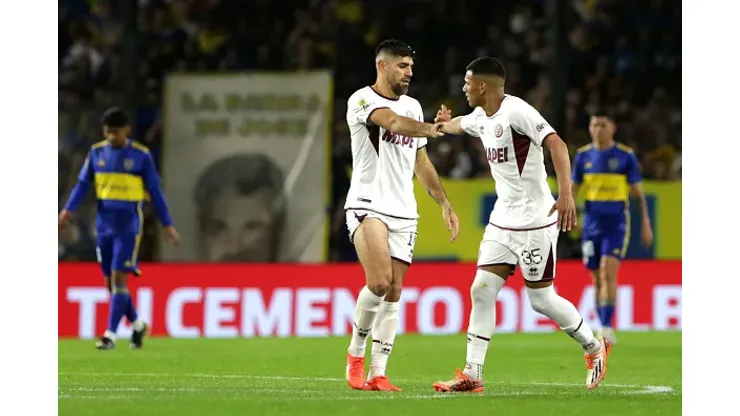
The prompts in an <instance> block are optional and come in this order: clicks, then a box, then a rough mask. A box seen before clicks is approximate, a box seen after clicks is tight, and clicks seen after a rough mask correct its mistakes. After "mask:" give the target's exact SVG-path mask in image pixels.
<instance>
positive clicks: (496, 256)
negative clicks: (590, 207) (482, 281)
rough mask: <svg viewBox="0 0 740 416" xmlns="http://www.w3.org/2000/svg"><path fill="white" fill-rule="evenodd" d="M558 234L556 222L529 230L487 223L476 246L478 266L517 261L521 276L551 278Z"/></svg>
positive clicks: (553, 273)
mask: <svg viewBox="0 0 740 416" xmlns="http://www.w3.org/2000/svg"><path fill="white" fill-rule="evenodd" d="M559 235H560V230H559V229H558V226H557V224H552V225H548V226H545V227H542V228H536V229H531V230H511V229H505V228H500V227H497V226H495V225H493V224H488V225H487V226H486V231H485V233H484V234H483V241H481V243H480V249H479V250H478V267H480V266H492V265H499V264H508V265H512V266H516V265H519V267H520V268H521V270H522V275H523V276H524V279H526V280H528V281H531V282H539V281H543V282H546V281H551V280H553V279H554V278H555V264H556V263H557V258H556V255H555V254H556V253H557V245H558V236H559Z"/></svg>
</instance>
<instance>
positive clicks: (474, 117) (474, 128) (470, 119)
mask: <svg viewBox="0 0 740 416" xmlns="http://www.w3.org/2000/svg"><path fill="white" fill-rule="evenodd" d="M478 108H480V107H478ZM478 108H476V109H475V110H473V112H472V113H470V114H468V115H465V116H462V118H461V119H460V128H462V129H463V131H465V133H467V134H469V135H471V136H473V137H480V133H478V115H479V111H478Z"/></svg>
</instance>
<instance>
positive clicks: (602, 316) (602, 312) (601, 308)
mask: <svg viewBox="0 0 740 416" xmlns="http://www.w3.org/2000/svg"><path fill="white" fill-rule="evenodd" d="M596 314H597V315H599V322H601V326H602V327H604V325H605V324H604V322H606V305H603V304H601V303H599V304H597V305H596Z"/></svg>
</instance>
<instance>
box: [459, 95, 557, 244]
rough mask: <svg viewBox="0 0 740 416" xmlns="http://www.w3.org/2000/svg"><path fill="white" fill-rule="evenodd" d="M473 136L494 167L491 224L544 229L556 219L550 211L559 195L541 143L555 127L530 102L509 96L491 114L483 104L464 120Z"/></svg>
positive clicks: (465, 128) (515, 227)
mask: <svg viewBox="0 0 740 416" xmlns="http://www.w3.org/2000/svg"><path fill="white" fill-rule="evenodd" d="M460 125H461V127H462V128H463V130H465V132H466V133H468V134H469V135H471V136H475V137H479V138H480V139H481V142H483V147H484V148H485V150H486V159H487V160H488V164H489V165H490V166H491V176H493V180H494V182H495V184H496V194H497V196H498V198H497V200H496V203H495V204H494V207H493V211H491V215H490V217H489V222H490V223H491V224H493V225H495V226H498V227H500V228H505V229H512V230H528V229H534V228H539V227H543V226H546V225H549V224H552V223H555V222H556V221H557V218H558V217H557V212H555V213H553V215H552V216H548V215H547V214H548V213H549V212H550V209H552V205H553V204H554V203H555V199H554V198H553V196H552V192H550V186H549V185H548V184H547V172H546V171H545V161H544V149H543V148H542V142H543V141H544V140H545V138H546V137H547V136H549V135H551V134H554V133H555V130H554V129H553V128H552V127H551V126H550V124H549V123H548V122H547V121H546V120H545V119H544V117H542V115H541V114H540V113H539V112H538V111H537V110H536V109H535V108H534V107H532V106H531V105H529V104H528V103H527V102H526V101H524V100H522V99H521V98H519V97H515V96H512V95H505V96H504V100H503V101H502V102H501V107H500V108H499V110H498V111H497V112H496V113H495V114H493V115H492V116H491V117H488V116H486V112H485V111H484V110H483V108H482V107H477V108H476V109H475V110H473V112H472V113H470V114H468V115H466V116H464V117H463V118H462V120H461V123H460Z"/></svg>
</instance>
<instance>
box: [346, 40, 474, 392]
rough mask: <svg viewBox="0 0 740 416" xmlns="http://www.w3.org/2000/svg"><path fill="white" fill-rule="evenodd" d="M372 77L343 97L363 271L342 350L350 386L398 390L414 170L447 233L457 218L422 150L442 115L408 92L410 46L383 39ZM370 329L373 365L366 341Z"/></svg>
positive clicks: (355, 235) (351, 221)
mask: <svg viewBox="0 0 740 416" xmlns="http://www.w3.org/2000/svg"><path fill="white" fill-rule="evenodd" d="M375 56H376V57H375V66H376V70H377V79H376V81H375V84H374V85H372V86H368V87H364V88H361V89H359V90H357V91H356V92H355V93H354V94H352V96H351V97H350V98H349V100H348V101H347V124H348V125H349V130H350V133H351V140H352V169H353V170H352V178H351V183H350V188H349V192H348V193H347V200H346V203H345V206H344V208H345V210H346V220H347V228H348V230H349V238H350V240H351V241H352V242H353V243H354V245H355V249H356V250H357V256H358V258H359V260H360V263H361V264H362V268H363V270H364V272H365V279H366V280H365V282H366V285H365V287H363V288H362V290H361V291H360V294H359V296H358V298H357V305H356V308H355V319H354V328H353V330H352V340H351V341H350V345H349V348H348V350H347V367H346V378H347V383H348V384H349V385H350V387H352V388H353V389H363V390H383V391H398V390H400V389H399V388H398V387H396V386H394V385H393V384H391V383H390V382H389V381H388V379H387V378H386V376H385V368H386V364H387V361H388V356H389V355H390V353H391V350H392V349H393V342H394V339H395V336H396V332H397V330H398V310H399V307H398V301H399V299H400V297H401V284H402V282H403V276H404V274H405V273H406V270H407V269H408V267H409V265H410V264H411V260H412V257H413V253H414V244H415V243H416V234H417V233H416V230H417V228H416V227H417V218H418V213H417V209H416V198H415V195H414V181H413V178H414V175H416V177H417V178H418V179H419V182H421V184H422V185H423V186H424V187H425V188H426V189H427V191H428V192H429V194H430V195H431V196H432V197H433V198H434V199H435V200H436V201H437V202H438V203H439V204H440V206H441V207H442V216H443V218H444V220H445V223H446V226H447V229H448V230H450V232H451V241H454V239H455V238H456V237H457V233H458V229H459V225H458V219H457V216H456V215H455V212H454V211H453V209H452V205H451V204H450V201H449V200H448V199H447V195H446V194H445V191H444V189H443V188H442V183H441V182H440V180H439V176H438V175H437V171H436V169H435V168H434V166H433V165H432V163H431V162H430V160H429V157H428V156H427V153H426V149H425V146H426V144H427V139H426V137H441V136H443V135H444V133H442V132H440V131H439V128H440V127H441V124H440V123H437V124H428V123H424V122H423V119H424V116H423V112H422V107H421V104H419V102H418V101H417V100H415V99H414V98H411V97H409V96H408V95H406V93H407V91H408V88H409V83H410V81H411V77H412V75H413V66H414V51H413V50H412V49H411V48H410V47H409V46H408V45H407V44H405V43H403V42H401V41H397V40H386V41H383V42H382V43H381V44H380V45H378V47H377V49H376V51H375ZM370 334H372V340H373V343H372V345H373V347H372V358H371V362H370V371H369V373H368V375H367V379H366V378H365V345H366V341H367V337H368V335H370Z"/></svg>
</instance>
